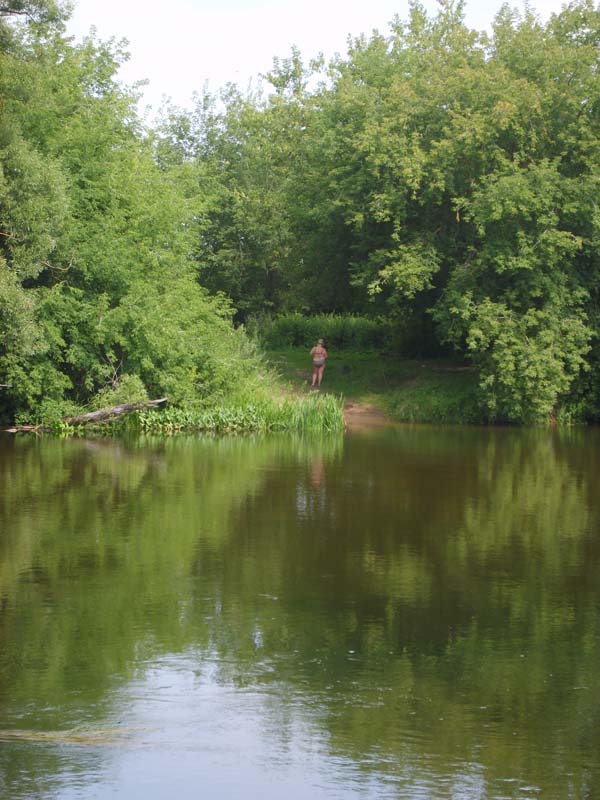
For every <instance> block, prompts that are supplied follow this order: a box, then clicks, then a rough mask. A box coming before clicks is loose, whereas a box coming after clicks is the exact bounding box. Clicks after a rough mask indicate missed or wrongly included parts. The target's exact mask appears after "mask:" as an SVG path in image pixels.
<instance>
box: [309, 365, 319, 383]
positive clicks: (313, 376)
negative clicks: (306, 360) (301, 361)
mask: <svg viewBox="0 0 600 800" xmlns="http://www.w3.org/2000/svg"><path fill="white" fill-rule="evenodd" d="M318 373H319V368H318V367H313V374H312V384H311V385H312V386H314V385H315V383H316V382H317V375H318Z"/></svg>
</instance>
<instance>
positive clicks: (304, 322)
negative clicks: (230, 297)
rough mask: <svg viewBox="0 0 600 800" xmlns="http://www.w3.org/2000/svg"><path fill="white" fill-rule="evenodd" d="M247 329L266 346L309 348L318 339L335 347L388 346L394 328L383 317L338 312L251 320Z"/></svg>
mask: <svg viewBox="0 0 600 800" xmlns="http://www.w3.org/2000/svg"><path fill="white" fill-rule="evenodd" d="M248 330H249V332H250V333H251V334H252V335H254V336H255V337H256V338H258V339H259V340H260V342H261V343H262V344H263V345H264V346H265V347H269V348H274V349H277V348H282V347H311V346H312V345H314V344H315V342H316V341H317V339H320V338H322V339H324V340H325V344H326V346H329V347H333V348H335V349H336V350H383V349H389V344H390V341H391V340H392V334H393V329H392V325H391V323H390V322H388V321H387V320H385V319H381V318H379V319H370V318H368V317H358V316H351V315H341V314H319V315H317V316H313V317H306V316H304V315H303V314H299V313H290V314H282V315H281V316H279V317H261V318H255V319H253V320H251V321H250V323H249V325H248Z"/></svg>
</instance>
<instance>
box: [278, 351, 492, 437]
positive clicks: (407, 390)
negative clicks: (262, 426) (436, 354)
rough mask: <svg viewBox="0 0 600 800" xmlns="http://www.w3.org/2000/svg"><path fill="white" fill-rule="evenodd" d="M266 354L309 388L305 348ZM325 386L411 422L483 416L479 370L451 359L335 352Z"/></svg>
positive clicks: (300, 387) (286, 375) (283, 372)
mask: <svg viewBox="0 0 600 800" xmlns="http://www.w3.org/2000/svg"><path fill="white" fill-rule="evenodd" d="M267 357H268V359H269V361H270V363H271V364H272V365H273V366H274V367H275V368H276V369H277V371H278V372H279V373H280V374H281V375H282V377H283V378H284V379H286V380H288V381H289V382H290V384H291V386H292V388H293V389H295V390H308V388H309V387H308V384H309V383H310V375H311V364H310V356H309V355H308V352H307V351H306V350H304V349H302V348H288V349H285V350H269V351H268V352H267ZM322 391H325V392H329V393H333V394H338V395H339V394H343V395H344V397H345V398H346V399H347V400H351V401H352V402H354V403H359V404H365V405H370V406H374V407H376V408H379V409H381V410H382V411H384V412H385V413H386V414H387V415H388V416H389V417H390V418H392V419H395V420H399V421H410V422H455V423H464V422H483V421H484V414H483V413H482V410H481V407H480V405H479V402H478V399H477V375H476V373H475V372H474V371H473V370H470V369H467V368H465V367H462V366H461V365H458V364H456V362H453V361H451V360H439V359H438V360H435V361H418V360H403V359H399V358H397V357H393V356H382V355H380V354H379V353H375V352H362V353H357V352H353V351H340V352H330V357H329V360H328V362H327V367H326V368H325V375H324V378H323V386H322Z"/></svg>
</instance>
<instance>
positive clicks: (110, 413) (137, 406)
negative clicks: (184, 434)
mask: <svg viewBox="0 0 600 800" xmlns="http://www.w3.org/2000/svg"><path fill="white" fill-rule="evenodd" d="M167 400H168V397H161V398H159V399H158V400H146V401H145V402H143V403H121V404H120V405H118V406H111V408H101V409H99V410H98V411H88V412H87V413H86V414H76V415H75V416H72V417H63V418H62V421H63V422H64V423H66V424H67V425H73V426H75V425H88V424H90V423H94V422H99V423H102V422H109V421H110V420H113V419H115V418H116V417H120V416H122V415H123V414H128V413H129V412H130V411H143V410H144V409H145V408H156V406H159V405H160V404H161V403H166V402H167ZM49 430H50V428H47V427H44V426H43V425H13V426H12V427H11V428H4V429H3V433H19V432H26V431H34V432H44V431H49Z"/></svg>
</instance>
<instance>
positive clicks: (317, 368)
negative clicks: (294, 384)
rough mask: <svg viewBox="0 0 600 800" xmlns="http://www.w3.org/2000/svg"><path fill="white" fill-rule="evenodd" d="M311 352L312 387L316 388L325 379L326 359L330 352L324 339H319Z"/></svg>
mask: <svg viewBox="0 0 600 800" xmlns="http://www.w3.org/2000/svg"><path fill="white" fill-rule="evenodd" d="M310 354H311V356H312V362H313V374H312V387H313V388H314V387H315V386H316V387H317V389H318V388H319V386H320V385H321V381H322V380H323V371H324V370H325V361H326V360H327V359H328V357H329V353H328V352H327V350H326V349H325V346H324V344H323V339H319V340H318V342H317V343H316V345H315V346H314V347H313V348H312V350H311V351H310Z"/></svg>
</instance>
